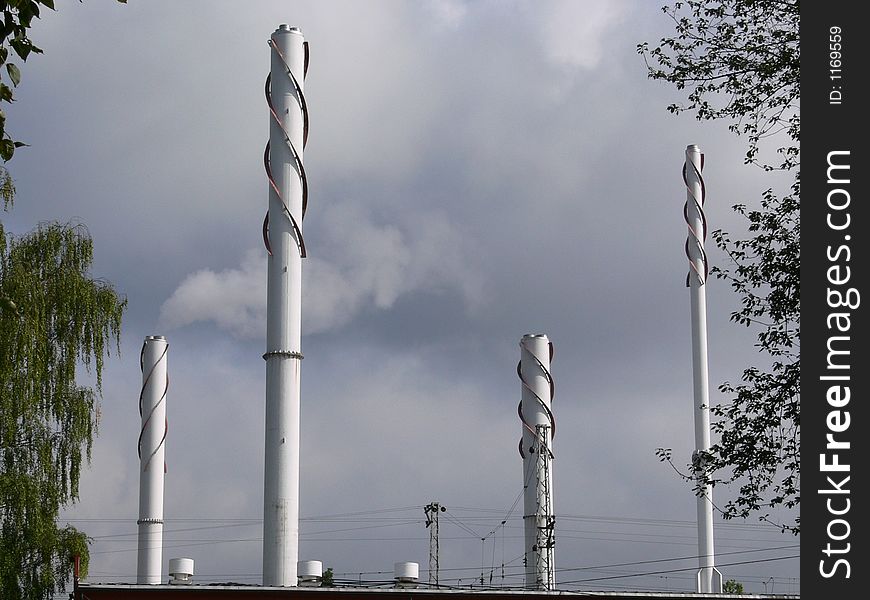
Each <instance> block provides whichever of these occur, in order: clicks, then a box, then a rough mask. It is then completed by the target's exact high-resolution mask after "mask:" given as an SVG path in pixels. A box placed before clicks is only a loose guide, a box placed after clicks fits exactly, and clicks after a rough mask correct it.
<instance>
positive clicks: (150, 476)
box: [136, 335, 169, 584]
mask: <svg viewBox="0 0 870 600" xmlns="http://www.w3.org/2000/svg"><path fill="white" fill-rule="evenodd" d="M168 350H169V344H168V343H167V342H166V338H164V337H163V336H162V335H151V336H148V337H146V338H145V342H144V344H143V345H142V352H141V354H140V356H139V365H140V367H141V368H142V390H141V391H140V392H139V415H140V416H141V417H142V429H141V430H140V432H139V448H138V451H139V520H138V521H136V524H137V526H138V527H139V555H138V560H137V567H136V583H139V584H158V583H161V576H160V572H161V562H162V552H163V475H164V473H165V471H166V463H165V461H164V452H165V449H166V446H165V443H166V431H167V422H166V392H167V391H168V389H169V375H168V373H167V370H166V360H167V357H166V353H167V351H168Z"/></svg>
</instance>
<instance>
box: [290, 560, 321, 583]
mask: <svg viewBox="0 0 870 600" xmlns="http://www.w3.org/2000/svg"><path fill="white" fill-rule="evenodd" d="M296 577H297V578H298V579H299V585H300V586H305V587H319V586H320V584H321V582H322V581H323V563H322V562H320V561H319V560H300V561H299V562H298V563H297V567H296Z"/></svg>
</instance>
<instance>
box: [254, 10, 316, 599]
mask: <svg viewBox="0 0 870 600" xmlns="http://www.w3.org/2000/svg"><path fill="white" fill-rule="evenodd" d="M269 47H270V54H271V71H270V74H269V76H268V78H267V79H266V101H267V104H268V106H269V113H270V115H269V123H270V129H269V143H268V144H267V146H266V153H265V167H266V174H267V177H268V180H269V212H268V214H267V215H266V220H265V222H264V223H263V236H264V241H265V243H266V249H267V250H268V253H269V257H268V263H269V264H268V292H267V294H268V296H267V302H266V353H265V354H264V355H263V358H264V359H265V361H266V434H265V480H264V486H263V487H264V495H263V585H268V586H295V585H296V582H297V579H296V562H297V559H298V556H299V393H300V371H301V361H302V346H301V341H302V336H301V327H302V314H301V308H302V259H303V258H304V257H305V243H304V241H303V239H302V219H303V217H304V215H305V208H306V204H307V195H308V184H307V181H306V178H305V169H304V167H303V165H302V152H303V149H304V147H305V140H306V138H307V137H308V110H307V107H306V104H305V97H304V95H303V86H304V82H305V72H306V70H307V66H308V44H307V42H306V41H305V38H304V37H303V35H302V32H301V31H300V30H299V28H297V27H288V26H287V25H280V26H279V27H278V29H277V30H275V32H274V33H273V34H272V36H271V38H270V39H269Z"/></svg>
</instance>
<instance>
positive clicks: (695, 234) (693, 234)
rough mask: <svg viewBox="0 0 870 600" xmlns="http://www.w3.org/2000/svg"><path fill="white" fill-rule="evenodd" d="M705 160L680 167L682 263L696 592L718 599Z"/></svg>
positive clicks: (691, 150) (690, 156)
mask: <svg viewBox="0 0 870 600" xmlns="http://www.w3.org/2000/svg"><path fill="white" fill-rule="evenodd" d="M703 171H704V154H703V153H702V152H701V149H700V148H698V146H696V145H694V144H692V145H690V146H688V147H687V148H686V162H685V163H684V164H683V183H684V184H685V185H686V204H685V205H684V206H683V218H685V220H686V225H687V227H688V235H687V236H686V259H687V260H688V261H689V274H688V275H687V276H686V287H688V288H689V295H690V299H691V300H690V302H691V320H692V379H693V387H694V390H693V391H694V393H693V400H694V413H695V452H694V454H693V455H692V465H693V469H694V470H695V477H696V479H697V482H698V486H699V487H700V489H702V490H703V494H701V495H698V497H697V515H698V567H699V568H698V573H697V581H696V589H697V591H698V592H699V593H711V592H715V593H722V574H721V573H720V572H719V570H718V569H717V568H716V567H715V561H714V557H713V486H712V485H710V484H708V483H705V482H704V477H705V469H704V461H705V457H706V453H708V452H709V451H710V385H709V377H708V372H707V296H706V292H705V290H706V288H707V286H706V283H707V276H708V275H709V265H708V262H707V252H706V250H705V249H704V243H705V242H706V240H707V217H706V215H705V214H704V201H705V200H706V195H707V189H706V187H705V185H704V178H703V176H702V172H703Z"/></svg>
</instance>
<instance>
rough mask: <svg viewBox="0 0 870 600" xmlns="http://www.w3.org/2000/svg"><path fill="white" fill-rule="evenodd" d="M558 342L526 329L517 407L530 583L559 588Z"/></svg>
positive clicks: (538, 587) (535, 587)
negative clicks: (554, 369) (553, 370)
mask: <svg viewBox="0 0 870 600" xmlns="http://www.w3.org/2000/svg"><path fill="white" fill-rule="evenodd" d="M552 358H553V344H552V343H551V342H550V340H549V339H548V338H547V336H546V335H544V334H527V335H524V336H523V338H522V340H520V362H519V363H517V375H518V376H519V378H520V384H521V388H522V399H521V400H520V404H519V406H518V407H517V412H518V413H519V417H520V422H521V423H522V428H523V437H522V439H520V447H519V450H520V456H521V457H522V459H523V506H524V511H523V528H524V531H525V543H524V562H525V571H526V589H529V590H544V591H552V590H554V589H555V588H556V559H555V546H556V541H555V526H556V515H555V512H554V509H553V451H552V442H553V436H554V435H555V433H556V421H555V419H554V418H553V411H552V408H551V407H552V401H553V396H554V395H555V387H554V385H553V378H552V377H551V376H550V361H551V360H552Z"/></svg>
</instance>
